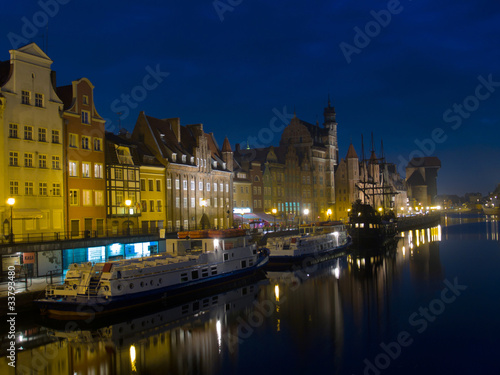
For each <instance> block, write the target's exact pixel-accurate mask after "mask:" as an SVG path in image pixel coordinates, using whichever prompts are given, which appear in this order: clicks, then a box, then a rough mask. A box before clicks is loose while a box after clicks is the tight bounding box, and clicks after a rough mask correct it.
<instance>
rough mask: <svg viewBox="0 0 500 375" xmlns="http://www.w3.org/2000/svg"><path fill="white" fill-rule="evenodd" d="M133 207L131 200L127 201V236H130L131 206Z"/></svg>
mask: <svg viewBox="0 0 500 375" xmlns="http://www.w3.org/2000/svg"><path fill="white" fill-rule="evenodd" d="M131 205H132V201H131V200H130V199H126V200H125V206H127V210H128V215H129V216H128V217H127V235H130V206H131Z"/></svg>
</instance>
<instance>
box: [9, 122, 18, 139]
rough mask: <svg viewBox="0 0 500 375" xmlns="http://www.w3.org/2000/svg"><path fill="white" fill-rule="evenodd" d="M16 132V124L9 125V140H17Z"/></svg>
mask: <svg viewBox="0 0 500 375" xmlns="http://www.w3.org/2000/svg"><path fill="white" fill-rule="evenodd" d="M17 130H18V126H17V124H9V138H18V135H17Z"/></svg>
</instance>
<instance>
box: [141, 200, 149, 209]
mask: <svg viewBox="0 0 500 375" xmlns="http://www.w3.org/2000/svg"><path fill="white" fill-rule="evenodd" d="M141 210H142V212H148V202H147V201H145V200H142V201H141Z"/></svg>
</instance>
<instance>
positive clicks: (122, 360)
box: [0, 221, 498, 374]
mask: <svg viewBox="0 0 500 375" xmlns="http://www.w3.org/2000/svg"><path fill="white" fill-rule="evenodd" d="M486 227H487V230H488V232H487V233H489V234H486V235H487V236H489V237H490V238H492V237H495V239H496V240H497V241H498V222H497V221H494V222H493V221H489V222H487V223H486ZM443 236H444V230H443V229H442V228H441V226H436V227H433V228H424V229H418V230H412V231H407V232H404V233H401V234H400V237H399V238H398V239H397V240H396V241H394V242H393V243H392V244H391V245H390V246H388V247H384V248H381V249H376V250H370V251H365V252H362V251H352V252H351V253H350V254H349V255H344V256H341V257H338V258H334V259H331V260H328V261H325V262H320V263H317V264H310V265H309V266H307V267H304V268H298V269H294V270H293V271H285V272H268V274H267V278H266V279H264V280H258V281H256V282H253V283H251V284H248V285H241V286H240V287H238V288H236V289H234V290H231V291H226V292H224V293H219V294H215V295H212V296H209V297H204V298H201V299H197V300H194V301H191V302H187V303H183V304H179V305H176V306H173V307H170V308H168V309H162V310H160V311H156V312H153V311H151V312H149V313H147V315H146V314H145V315H144V316H139V317H135V318H132V317H126V318H124V319H122V320H121V321H117V322H114V323H113V324H106V325H104V326H101V327H95V328H91V329H90V328H89V329H77V327H76V326H71V325H70V326H68V327H66V328H62V329H53V328H51V329H50V331H49V332H50V333H49V334H45V335H43V334H44V332H45V331H44V329H46V328H43V327H41V328H40V327H38V328H37V329H38V331H37V332H39V336H40V338H39V341H37V342H36V343H34V344H33V345H32V346H31V347H25V350H24V351H20V352H19V355H18V371H17V373H22V371H20V370H19V369H22V370H24V372H26V373H36V372H41V373H48V374H75V373H76V374H80V373H82V374H83V373H94V374H124V373H127V374H128V373H150V374H153V373H199V374H215V373H217V374H219V373H220V374H234V373H256V372H259V371H260V372H265V373H271V372H281V373H283V372H289V373H301V372H302V373H311V372H313V370H314V369H313V368H312V367H311V366H312V365H311V362H313V363H315V364H314V366H317V367H318V369H319V370H321V371H318V373H320V372H321V373H331V374H340V373H349V374H351V373H360V372H359V371H357V369H355V367H356V365H357V364H359V363H362V361H363V358H364V356H366V355H367V354H366V353H369V352H370V350H371V349H373V347H374V346H375V347H377V348H378V345H379V344H380V342H381V341H383V340H387V339H388V338H389V339H393V337H394V335H395V334H397V333H398V332H399V330H400V329H401V328H400V327H399V328H398V326H397V325H395V324H396V323H395V322H397V321H398V319H400V317H401V316H402V317H403V318H406V317H407V316H408V315H409V312H411V311H413V310H414V309H415V308H416V307H418V305H415V303H414V298H415V293H417V294H418V293H420V292H421V293H428V292H429V290H431V291H435V290H440V289H441V288H442V280H443V279H444V278H445V275H444V271H443V267H442V265H441V259H440V252H439V242H440V241H441V239H442V237H443ZM405 298H406V301H407V303H408V306H407V308H406V310H405V307H404V306H403V300H404V299H405ZM35 328H36V327H34V328H33V329H35ZM403 328H405V326H404V324H403ZM42 336H43V339H42ZM270 353H272V355H270ZM363 353H364V354H363ZM259 354H262V355H260V356H258V355H259ZM319 355H320V356H321V361H318V360H317V359H318V356H319ZM257 356H258V358H259V360H258V361H252V360H249V359H250V358H256V357H257ZM311 358H316V361H310V359H311ZM0 360H1V359H0ZM0 365H3V363H0ZM2 368H3V367H2ZM5 368H7V366H6V367H5ZM326 369H327V370H328V371H326ZM351 369H353V371H351ZM9 370H10V369H9ZM6 373H12V374H14V373H16V372H14V371H11V372H6ZM361 373H362V372H361Z"/></svg>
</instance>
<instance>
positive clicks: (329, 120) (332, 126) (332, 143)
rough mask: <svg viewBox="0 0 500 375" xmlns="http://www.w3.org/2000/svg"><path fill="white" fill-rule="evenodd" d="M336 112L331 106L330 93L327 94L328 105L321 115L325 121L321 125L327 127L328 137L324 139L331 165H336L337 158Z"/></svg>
mask: <svg viewBox="0 0 500 375" xmlns="http://www.w3.org/2000/svg"><path fill="white" fill-rule="evenodd" d="M336 116H337V114H336V113H335V107H332V105H331V102H330V95H328V107H325V110H324V111H323V117H324V118H325V122H324V123H323V126H324V127H325V128H326V129H328V139H327V140H326V142H325V143H326V145H327V148H328V151H329V156H330V159H331V160H332V161H333V163H334V164H333V165H337V163H338V160H339V147H338V143H337V119H336Z"/></svg>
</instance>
